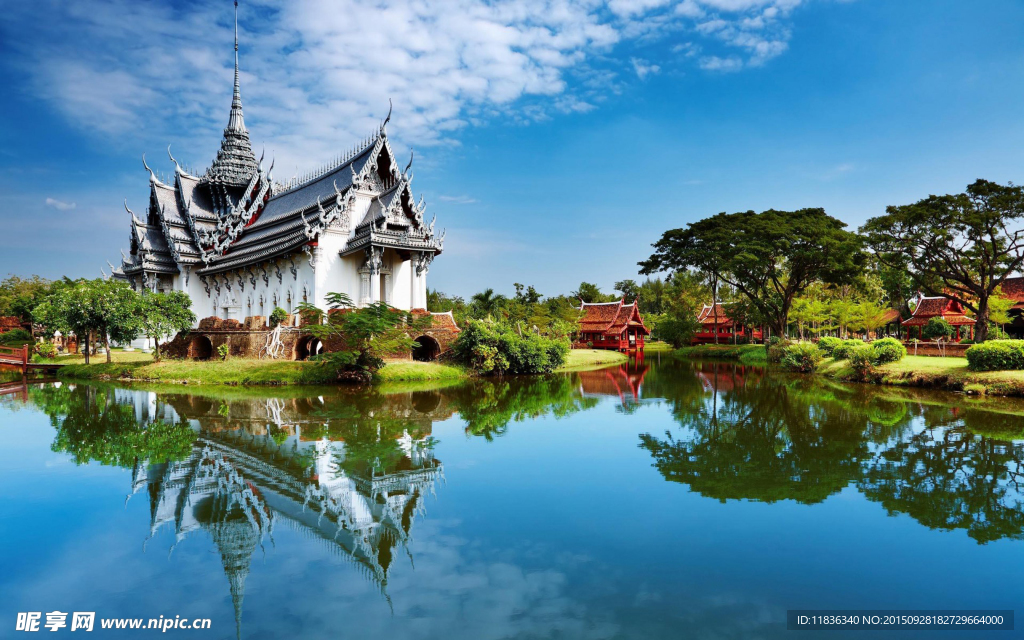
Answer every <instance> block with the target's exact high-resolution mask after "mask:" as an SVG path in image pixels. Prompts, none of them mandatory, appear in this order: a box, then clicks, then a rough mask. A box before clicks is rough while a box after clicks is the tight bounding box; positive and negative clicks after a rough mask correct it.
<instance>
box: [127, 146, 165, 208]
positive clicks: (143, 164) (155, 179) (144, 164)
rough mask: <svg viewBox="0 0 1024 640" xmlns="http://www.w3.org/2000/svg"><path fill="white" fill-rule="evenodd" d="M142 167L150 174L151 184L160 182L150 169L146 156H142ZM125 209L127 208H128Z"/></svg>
mask: <svg viewBox="0 0 1024 640" xmlns="http://www.w3.org/2000/svg"><path fill="white" fill-rule="evenodd" d="M142 166H144V167H146V171H148V172H149V181H150V183H155V182H160V180H159V178H157V177H156V174H155V173H153V170H152V169H150V168H149V165H148V164H146V154H142ZM125 208H127V206H126V207H125Z"/></svg>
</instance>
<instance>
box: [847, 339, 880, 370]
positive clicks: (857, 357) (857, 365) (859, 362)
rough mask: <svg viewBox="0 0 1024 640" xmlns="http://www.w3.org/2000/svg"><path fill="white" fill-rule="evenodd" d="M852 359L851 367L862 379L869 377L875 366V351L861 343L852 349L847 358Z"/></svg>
mask: <svg viewBox="0 0 1024 640" xmlns="http://www.w3.org/2000/svg"><path fill="white" fill-rule="evenodd" d="M847 357H848V358H849V359H850V366H851V367H853V370H854V371H856V372H857V375H858V376H860V377H861V378H864V377H866V376H867V374H868V373H870V372H871V370H872V369H873V368H874V365H875V349H874V347H872V346H871V345H869V344H865V343H863V342H862V343H860V344H859V345H857V346H855V347H852V348H851V349H850V354H849V356H847Z"/></svg>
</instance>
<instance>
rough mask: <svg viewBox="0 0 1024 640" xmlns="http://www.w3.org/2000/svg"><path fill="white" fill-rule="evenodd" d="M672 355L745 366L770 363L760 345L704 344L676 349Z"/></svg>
mask: <svg viewBox="0 0 1024 640" xmlns="http://www.w3.org/2000/svg"><path fill="white" fill-rule="evenodd" d="M672 353H674V354H675V355H677V356H680V357H682V358H695V359H701V358H711V359H718V360H738V361H739V362H741V363H743V364H767V363H768V359H767V357H766V352H765V350H764V346H763V345H760V344H739V345H732V344H704V345H698V346H695V347H683V348H681V349H676V350H675V351H673V352H672Z"/></svg>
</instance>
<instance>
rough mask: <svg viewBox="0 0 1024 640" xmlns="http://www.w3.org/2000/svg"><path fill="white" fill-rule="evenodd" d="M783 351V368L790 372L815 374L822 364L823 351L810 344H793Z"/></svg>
mask: <svg viewBox="0 0 1024 640" xmlns="http://www.w3.org/2000/svg"><path fill="white" fill-rule="evenodd" d="M782 351H783V353H782V366H784V367H786V368H787V369H789V370H790V371H799V372H800V373H813V372H814V371H815V369H817V368H818V363H819V362H821V350H820V349H818V347H816V346H815V345H813V344H810V343H809V342H800V343H797V344H791V345H789V346H787V347H783V348H782Z"/></svg>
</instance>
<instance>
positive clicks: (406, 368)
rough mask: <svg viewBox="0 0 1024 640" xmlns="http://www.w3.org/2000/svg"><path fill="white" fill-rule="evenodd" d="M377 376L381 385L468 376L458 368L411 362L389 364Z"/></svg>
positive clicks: (463, 370)
mask: <svg viewBox="0 0 1024 640" xmlns="http://www.w3.org/2000/svg"><path fill="white" fill-rule="evenodd" d="M377 375H378V377H379V378H380V382H382V383H390V382H422V381H426V380H461V379H463V378H465V377H467V376H468V374H467V373H466V370H465V369H462V368H460V367H455V366H452V365H447V364H441V363H438V362H415V361H411V360H398V361H394V362H389V363H387V365H386V366H385V367H384V368H383V369H381V370H380V371H379V372H378V374H377Z"/></svg>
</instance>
